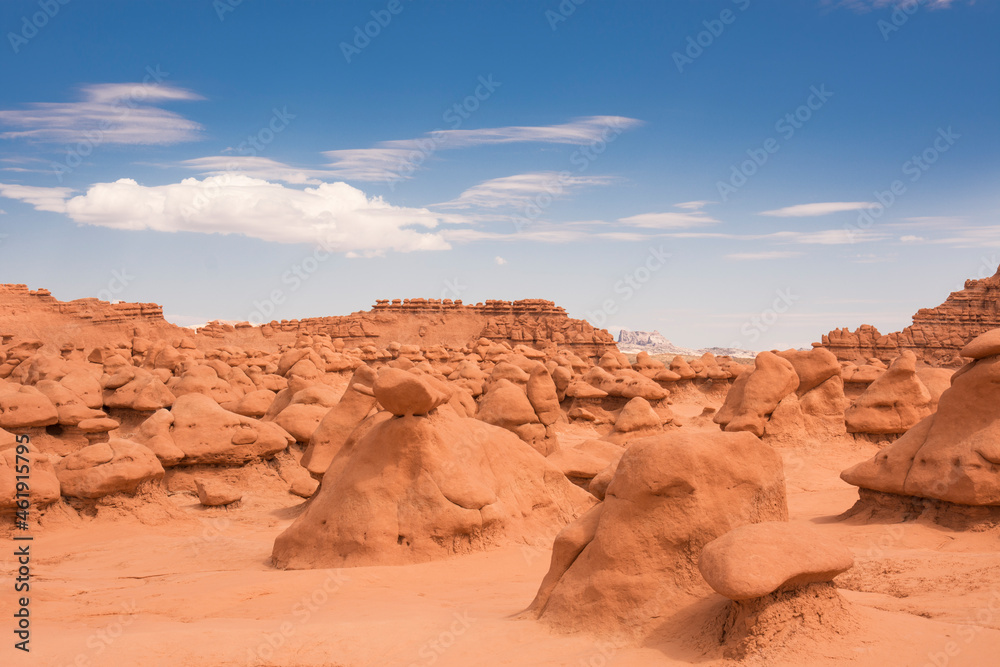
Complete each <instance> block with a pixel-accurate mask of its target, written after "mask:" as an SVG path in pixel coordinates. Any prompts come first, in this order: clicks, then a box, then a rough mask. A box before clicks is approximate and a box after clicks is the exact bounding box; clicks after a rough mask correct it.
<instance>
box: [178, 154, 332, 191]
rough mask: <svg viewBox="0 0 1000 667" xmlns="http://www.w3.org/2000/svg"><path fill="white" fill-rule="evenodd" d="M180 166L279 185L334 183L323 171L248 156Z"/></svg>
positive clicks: (186, 162) (212, 158)
mask: <svg viewBox="0 0 1000 667" xmlns="http://www.w3.org/2000/svg"><path fill="white" fill-rule="evenodd" d="M180 166H182V167H186V168H187V169H192V170H196V171H198V172H199V174H200V175H202V176H219V175H223V174H243V175H244V176H250V177H251V178H260V179H263V180H265V181H280V182H282V183H291V184H293V185H320V184H322V183H324V182H325V181H327V180H334V179H333V174H331V173H330V172H329V171H327V170H325V169H312V168H302V167H293V166H292V165H288V164H285V163H283V162H279V161H277V160H272V159H270V158H266V157H260V156H256V155H254V156H251V155H231V156H226V155H215V156H209V157H199V158H193V159H191V160H184V161H182V162H181V163H180Z"/></svg>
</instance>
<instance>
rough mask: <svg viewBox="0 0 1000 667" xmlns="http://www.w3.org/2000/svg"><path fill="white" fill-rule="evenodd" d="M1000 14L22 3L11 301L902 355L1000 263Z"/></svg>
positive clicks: (1, 102) (6, 29)
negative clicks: (47, 295) (43, 298)
mask: <svg viewBox="0 0 1000 667" xmlns="http://www.w3.org/2000/svg"><path fill="white" fill-rule="evenodd" d="M577 2H579V4H577ZM998 16H1000V15H998V8H997V5H996V3H995V2H991V1H989V0H987V1H984V0H979V1H978V2H975V3H969V2H965V1H960V0H952V2H940V1H935V2H914V1H912V0H908V1H907V2H903V3H895V2H878V1H875V2H866V1H864V0H853V1H849V2H837V1H835V0H830V1H824V0H805V1H802V2H777V1H772V2H766V1H764V0H736V1H731V0H725V1H719V2H706V1H698V2H695V1H691V2H685V1H678V2H669V3H665V2H598V1H597V0H586V1H583V2H580V1H579V0H576V1H574V0H564V1H563V2H562V3H560V2H557V1H549V2H475V3H471V2H470V3H465V2H433V3H432V2H420V1H419V0H398V1H376V2H350V1H343V2H329V3H320V2H296V3H288V2H280V3H279V2H264V1H263V0H243V1H242V2H237V0H218V1H217V2H213V1H212V0H197V1H195V0H190V1H184V2H143V3H136V2H125V1H122V2H112V1H106V2H99V3H84V2H79V1H78V0H77V1H73V0H68V1H67V2H65V4H63V3H62V2H60V1H59V0H41V2H39V1H38V0H35V1H34V2H20V1H18V0H5V2H3V3H2V4H0V29H2V31H3V33H4V40H3V44H0V67H2V73H3V81H4V85H3V86H2V88H0V210H2V211H3V213H2V214H0V233H2V234H4V235H5V236H3V237H2V239H0V266H2V275H0V278H2V280H3V281H4V282H23V283H28V284H29V285H30V286H31V287H47V288H49V289H51V290H52V291H53V293H54V294H55V295H56V296H57V297H58V298H60V299H64V300H67V299H73V298H80V297H85V296H100V297H101V298H106V299H121V300H126V301H155V302H158V303H161V304H163V305H164V307H165V312H166V313H167V316H168V318H169V319H172V320H173V321H175V322H177V323H179V324H194V323H200V322H204V321H207V320H210V319H216V318H218V319H225V320H247V319H249V320H250V321H255V322H256V321H268V320H270V319H272V318H277V319H281V318H296V317H309V316H318V315H328V314H343V313H348V312H351V311H355V310H361V309H366V308H368V307H370V306H371V304H373V303H374V300H375V299H377V298H406V297H425V298H427V297H430V298H461V299H463V300H464V301H465V302H467V303H471V302H476V301H481V300H485V299H518V298H545V299H551V300H553V301H556V302H557V303H559V304H560V305H562V306H564V307H565V308H566V309H567V310H568V311H569V313H570V314H571V315H572V316H575V317H585V318H587V319H589V320H590V321H591V322H592V323H594V324H596V325H600V326H606V327H608V328H611V329H612V330H615V329H617V328H619V327H626V328H631V329H642V330H652V329H658V330H660V331H661V332H662V333H663V334H664V335H666V336H667V337H668V338H670V339H672V340H673V341H674V342H676V343H679V344H683V345H689V346H709V345H726V346H728V345H739V346H743V347H747V348H750V349H770V348H775V347H778V348H783V347H790V346H794V347H800V346H807V345H808V344H809V343H810V342H812V341H815V340H818V339H819V336H820V335H821V334H822V333H825V332H826V331H828V330H830V329H831V328H834V327H841V326H850V327H852V328H854V327H856V326H857V325H859V324H861V323H871V324H874V325H876V326H878V327H879V328H880V329H881V330H883V331H890V330H896V329H899V328H901V327H903V326H905V325H906V324H908V323H909V317H910V316H911V315H912V314H913V313H914V312H915V311H916V310H917V309H918V308H920V307H925V306H933V305H936V304H937V303H939V302H941V301H942V300H943V299H944V298H945V297H946V296H947V294H948V293H949V292H950V291H952V290H955V289H959V288H960V287H961V285H962V282H963V281H964V280H965V279H966V278H972V277H983V276H985V275H992V274H993V273H994V272H995V271H996V268H997V266H998V265H1000V223H998V221H997V210H998V208H1000V206H998V205H1000V201H998V188H997V187H996V184H997V177H998V175H1000V160H998V148H1000V141H998V140H1000V128H998V123H997V119H998V118H1000V46H998V43H997V41H996V34H997V31H998V28H1000V21H998Z"/></svg>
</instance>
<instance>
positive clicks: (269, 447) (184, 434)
mask: <svg viewBox="0 0 1000 667" xmlns="http://www.w3.org/2000/svg"><path fill="white" fill-rule="evenodd" d="M170 412H171V414H172V415H173V417H174V423H173V428H172V429H171V436H172V437H173V440H174V444H175V445H176V446H177V447H178V448H179V449H180V450H181V451H183V452H184V460H183V463H184V464H185V465H190V464H195V463H212V464H223V465H240V464H243V463H246V462H247V461H251V460H254V459H260V458H269V457H271V456H273V455H274V454H276V453H277V452H280V451H281V450H283V449H285V448H286V447H288V446H289V445H291V444H293V443H294V442H295V440H294V438H292V436H290V435H289V434H288V433H286V432H285V430H284V429H282V428H281V427H280V426H278V425H277V424H274V423H271V422H261V421H257V420H256V419H251V418H250V417H243V416H242V415H238V414H236V413H233V412H229V411H227V410H225V409H223V408H222V407H220V406H219V404H218V403H216V402H215V401H213V400H212V399H211V398H209V397H208V396H205V395H204V394H185V395H184V396H181V397H180V398H178V399H177V401H176V402H175V403H174V406H173V408H171V410H170Z"/></svg>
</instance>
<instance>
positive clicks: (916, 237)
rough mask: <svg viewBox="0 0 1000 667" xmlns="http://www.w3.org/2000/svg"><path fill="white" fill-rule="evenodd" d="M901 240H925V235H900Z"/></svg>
mask: <svg viewBox="0 0 1000 667" xmlns="http://www.w3.org/2000/svg"><path fill="white" fill-rule="evenodd" d="M899 240H900V241H902V242H903V243H919V242H920V241H923V240H924V237H923V236H900V237H899Z"/></svg>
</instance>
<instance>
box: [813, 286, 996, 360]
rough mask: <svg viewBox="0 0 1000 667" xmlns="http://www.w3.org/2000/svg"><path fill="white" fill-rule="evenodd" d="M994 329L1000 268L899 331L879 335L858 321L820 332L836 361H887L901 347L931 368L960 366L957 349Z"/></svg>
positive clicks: (924, 310) (922, 312) (925, 310)
mask: <svg viewBox="0 0 1000 667" xmlns="http://www.w3.org/2000/svg"><path fill="white" fill-rule="evenodd" d="M996 327H1000V270H998V271H997V273H996V274H995V275H993V276H991V277H989V278H983V279H981V280H966V281H965V288H964V289H962V290H959V291H958V292H952V293H951V294H950V295H949V296H948V298H947V299H946V300H945V302H944V303H942V304H941V305H940V306H938V307H937V308H921V309H920V310H918V311H917V314H916V315H914V316H913V324H912V325H910V326H908V327H906V328H905V329H903V330H902V331H899V332H895V333H889V334H885V335H883V334H881V333H879V331H878V329H876V328H875V327H873V326H871V325H868V324H863V325H861V327H859V328H858V329H857V330H855V331H849V330H848V329H846V328H844V329H834V330H833V331H831V332H830V333H828V334H825V335H824V336H823V339H822V342H820V343H813V345H815V346H816V347H825V348H827V349H828V350H830V351H831V352H833V353H834V354H836V355H837V358H838V359H841V360H844V361H857V360H859V359H867V358H869V357H876V358H879V359H881V360H882V361H884V362H886V363H888V362H889V361H890V360H891V359H893V358H895V357H897V356H899V353H900V352H901V351H903V350H912V351H913V352H914V353H915V354H916V355H917V359H918V360H920V361H924V362H925V363H928V364H931V365H933V366H948V367H957V366H961V365H962V364H963V363H965V361H964V360H963V359H962V357H961V355H960V354H959V351H960V350H961V349H962V346H963V345H965V344H966V343H968V342H969V341H971V340H972V339H973V338H975V337H976V336H978V335H979V334H981V333H984V332H986V331H989V330H990V329H994V328H996Z"/></svg>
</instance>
